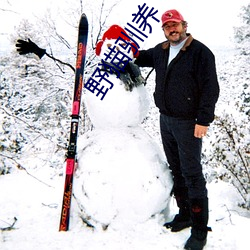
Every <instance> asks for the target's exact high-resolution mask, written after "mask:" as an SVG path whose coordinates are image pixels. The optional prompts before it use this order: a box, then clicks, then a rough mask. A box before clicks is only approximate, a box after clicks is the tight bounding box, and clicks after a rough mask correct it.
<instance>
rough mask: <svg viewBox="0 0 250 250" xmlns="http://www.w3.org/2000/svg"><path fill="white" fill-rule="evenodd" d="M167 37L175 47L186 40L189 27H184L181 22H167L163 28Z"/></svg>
mask: <svg viewBox="0 0 250 250" xmlns="http://www.w3.org/2000/svg"><path fill="white" fill-rule="evenodd" d="M162 29H163V31H164V34H165V37H166V38H167V39H168V40H169V42H170V43H171V44H173V45H176V44H178V43H180V42H181V41H182V40H183V39H185V38H186V30H187V27H186V26H184V25H183V24H182V23H181V22H180V23H177V22H167V23H166V24H165V25H164V26H163V27H162Z"/></svg>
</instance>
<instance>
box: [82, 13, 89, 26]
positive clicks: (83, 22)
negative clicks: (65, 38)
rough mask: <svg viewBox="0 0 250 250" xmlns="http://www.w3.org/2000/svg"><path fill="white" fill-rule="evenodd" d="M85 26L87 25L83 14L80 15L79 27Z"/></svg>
mask: <svg viewBox="0 0 250 250" xmlns="http://www.w3.org/2000/svg"><path fill="white" fill-rule="evenodd" d="M81 25H82V26H87V25H88V18H87V15H86V14H85V13H82V15H81V18H80V26H81Z"/></svg>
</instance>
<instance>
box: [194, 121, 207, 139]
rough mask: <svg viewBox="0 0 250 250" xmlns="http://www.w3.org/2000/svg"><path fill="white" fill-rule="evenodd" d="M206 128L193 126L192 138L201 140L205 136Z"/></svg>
mask: <svg viewBox="0 0 250 250" xmlns="http://www.w3.org/2000/svg"><path fill="white" fill-rule="evenodd" d="M207 130H208V126H202V125H198V124H196V125H195V128H194V136H195V137H197V138H202V137H204V136H206V135H207Z"/></svg>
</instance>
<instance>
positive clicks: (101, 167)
mask: <svg viewBox="0 0 250 250" xmlns="http://www.w3.org/2000/svg"><path fill="white" fill-rule="evenodd" d="M110 80H112V82H113V84H114V87H113V88H112V89H111V90H110V91H109V92H108V93H107V95H106V96H105V99H104V100H103V101H101V100H100V99H99V98H98V97H96V96H95V95H93V93H91V92H87V94H86V103H87V111H88V114H89V116H90V119H91V121H92V123H93V125H94V127H95V128H94V130H93V131H90V132H88V133H86V134H85V135H84V136H83V137H80V138H79V140H78V141H79V145H78V168H77V171H76V175H75V180H74V194H75V196H76V198H77V200H78V202H80V205H81V207H82V209H83V215H82V216H85V217H86V218H85V219H86V220H89V221H91V223H92V224H93V223H95V224H98V223H99V224H101V225H112V226H114V227H115V226H116V227H124V225H125V224H126V225H131V224H134V223H141V222H144V221H147V220H148V219H150V218H151V217H152V216H154V215H157V214H159V213H161V211H163V210H164V209H166V207H167V205H168V201H169V199H170V192H171V189H172V177H171V174H170V172H169V169H168V168H167V164H166V162H165V158H164V156H163V154H162V152H161V150H160V149H159V148H158V145H157V144H156V143H155V142H154V141H153V139H152V138H151V137H150V136H149V135H148V134H147V133H146V132H145V131H144V129H142V128H141V127H140V123H141V122H142V120H143V119H144V118H145V116H146V114H147V112H148V108H149V96H148V93H147V91H146V88H145V87H144V85H140V86H138V87H136V88H133V90H132V91H126V90H125V88H124V84H123V82H121V80H120V79H118V78H117V77H116V76H115V75H110Z"/></svg>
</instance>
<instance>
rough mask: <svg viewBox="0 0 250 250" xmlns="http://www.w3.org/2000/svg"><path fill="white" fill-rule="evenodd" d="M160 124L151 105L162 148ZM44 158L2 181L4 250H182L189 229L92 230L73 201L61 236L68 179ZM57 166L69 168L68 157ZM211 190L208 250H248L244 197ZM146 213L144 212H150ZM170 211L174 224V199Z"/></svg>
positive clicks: (151, 122) (147, 225) (156, 221)
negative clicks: (70, 214) (43, 161)
mask: <svg viewBox="0 0 250 250" xmlns="http://www.w3.org/2000/svg"><path fill="white" fill-rule="evenodd" d="M219 67H221V66H219ZM149 81H150V82H149V85H148V86H147V88H148V90H149V91H151V88H153V87H152V85H153V76H152V77H150V80H149ZM222 94H223V93H222ZM157 123H158V113H157V110H155V108H154V105H153V104H152V107H151V109H150V111H149V116H148V117H147V119H146V121H145V123H144V124H143V127H145V129H146V131H148V133H149V134H151V135H152V136H153V137H154V138H155V141H156V142H157V143H158V144H159V146H160V147H161V145H160V143H159V140H160V139H159V137H158V136H159V134H158V132H157V131H158V124H157ZM157 138H158V139H157ZM43 141H44V142H46V139H43V140H41V143H42V142H43ZM40 147H41V150H42V151H43V155H45V156H46V155H48V154H49V151H48V150H50V149H49V148H48V145H47V146H46V145H44V146H43V145H42V144H40ZM46 148H47V151H46ZM40 158H41V156H39V157H38V158H36V157H35V155H33V156H31V158H30V159H29V158H25V159H23V160H22V166H23V167H25V169H26V170H24V169H23V170H22V168H21V166H20V168H19V169H17V168H16V169H15V170H13V171H12V173H11V174H7V175H1V176H0V190H2V191H1V195H0V228H1V231H0V232H1V235H0V241H1V249H3V250H11V249H16V250H33V249H38V250H40V249H41V250H42V249H51V250H56V249H60V250H64V249H65V250H66V249H69V248H70V249H74V250H78V249H79V250H80V249H88V250H92V249H93V250H98V249H107V250H117V249H119V250H123V249H124V250H127V249H131V250H141V249H145V250H156V249H157V250H164V249H181V248H182V247H183V245H184V242H185V241H186V239H187V238H188V236H189V229H186V230H184V231H182V232H179V233H171V232H169V231H168V230H167V229H165V228H163V227H162V224H163V223H164V222H165V220H164V218H163V217H162V215H158V216H156V217H154V218H152V219H149V220H148V221H145V222H143V223H138V224H136V225H133V226H131V227H129V226H125V227H124V228H122V229H121V228H120V229H119V230H118V229H116V228H112V227H109V228H108V229H107V230H103V228H102V227H98V226H97V227H96V228H95V229H93V228H88V227H86V226H85V225H84V224H83V223H82V220H81V218H80V216H79V214H80V208H79V206H78V203H77V201H76V200H75V199H74V198H73V201H72V208H73V209H72V218H71V224H70V231H68V232H58V226H59V218H60V212H61V198H62V191H63V184H64V178H63V176H60V175H58V174H56V172H57V171H55V169H53V168H51V167H49V165H46V164H44V165H43V166H40V167H39V164H40V162H41V161H40ZM57 164H58V165H62V166H63V167H64V165H65V164H64V163H63V158H61V161H60V162H58V163H57ZM35 166H36V167H35ZM104 167H105V166H104ZM60 172H61V171H60ZM93 185H94V183H93ZM208 190H209V198H210V219H209V225H210V226H211V227H212V230H213V232H211V233H209V235H208V243H207V246H206V247H205V249H218V250H223V249H225V250H229V249H231V250H235V249H237V250H245V249H246V246H247V245H248V244H249V238H248V231H249V230H248V229H249V227H250V213H249V212H248V211H247V210H245V209H241V208H239V207H238V204H239V203H242V198H241V196H240V195H239V193H238V192H237V190H236V189H235V188H234V187H233V186H232V185H231V184H229V183H225V182H223V181H220V180H213V181H212V182H211V183H209V184H208ZM134 192H135V193H136V190H134ZM138 195H140V194H139V193H138ZM143 209H144V211H143V212H144V213H145V212H146V210H147V209H148V208H147V207H145V208H143ZM169 211H170V214H169V216H168V218H167V219H169V220H170V219H171V217H172V216H173V215H174V213H175V211H176V207H175V202H174V200H173V199H172V200H171V201H170V210H169ZM15 220H16V221H15ZM12 224H13V225H12Z"/></svg>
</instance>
